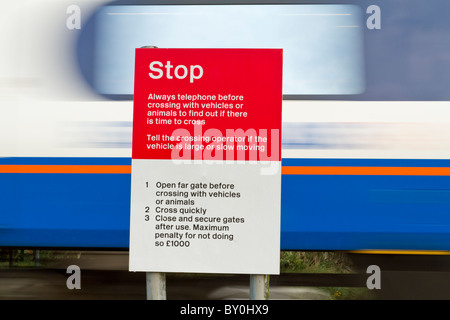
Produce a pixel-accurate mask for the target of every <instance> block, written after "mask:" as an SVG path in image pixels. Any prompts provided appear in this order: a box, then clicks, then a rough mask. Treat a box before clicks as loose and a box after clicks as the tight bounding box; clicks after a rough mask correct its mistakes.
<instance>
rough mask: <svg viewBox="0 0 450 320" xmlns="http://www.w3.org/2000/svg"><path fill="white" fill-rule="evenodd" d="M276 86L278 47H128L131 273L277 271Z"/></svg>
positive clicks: (278, 152)
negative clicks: (132, 59)
mask: <svg viewBox="0 0 450 320" xmlns="http://www.w3.org/2000/svg"><path fill="white" fill-rule="evenodd" d="M281 79H282V50H281V49H136V69H135V92H134V114H133V148H132V175H131V176H132V182H131V216H130V261H129V262H130V263H129V269H130V271H143V272H148V273H150V274H148V278H147V279H148V281H150V282H152V281H153V280H151V279H152V277H156V278H157V277H159V276H157V275H158V274H160V273H164V272H195V273H240V274H251V275H253V274H255V275H256V274H258V275H266V274H278V273H279V253H280V202H281V103H282V87H281V85H282V83H281ZM149 279H150V280H149ZM154 281H157V283H160V282H161V281H162V282H164V286H165V280H163V279H161V278H160V279H159V280H154ZM252 283H253V282H252ZM164 286H160V287H159V288H162V287H164ZM158 290H159V289H158ZM158 290H157V291H158ZM150 296H153V295H150ZM158 296H160V295H158ZM163 296H164V295H163Z"/></svg>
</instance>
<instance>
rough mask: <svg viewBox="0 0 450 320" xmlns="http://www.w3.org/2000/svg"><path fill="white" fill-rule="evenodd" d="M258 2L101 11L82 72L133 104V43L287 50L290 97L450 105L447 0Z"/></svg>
mask: <svg viewBox="0 0 450 320" xmlns="http://www.w3.org/2000/svg"><path fill="white" fill-rule="evenodd" d="M261 1H262V2H263V3H264V4H260V3H257V2H258V0H240V1H235V2H233V4H224V3H223V2H222V3H220V4H217V2H211V3H213V4H207V2H205V1H201V2H200V1H198V0H178V1H177V0H174V1H163V2H162V1H158V0H139V1H137V0H136V2H135V4H131V3H130V1H116V2H113V3H112V4H109V5H105V6H102V7H100V8H99V9H98V10H97V11H96V13H95V14H94V15H93V16H92V17H90V19H87V21H89V22H87V23H84V24H83V27H82V32H81V36H80V37H79V41H78V45H77V57H78V62H79V66H80V69H81V72H82V74H83V75H84V78H85V79H86V80H87V81H88V83H89V84H90V86H91V87H92V88H94V90H95V91H96V92H97V93H99V94H101V95H103V96H106V97H107V98H113V99H132V92H133V72H134V71H133V65H134V48H136V47H141V46H145V45H150V46H152V45H153V46H157V47H165V48H192V47H197V48H202V47H203V48H229V47H242V48H254V47H266V48H283V49H284V69H283V76H284V78H283V97H284V99H288V100H289V99H299V100H363V101H368V100H378V101H442V100H446V101H448V100H450V90H448V87H449V86H450V64H449V63H448V62H449V58H448V57H449V52H450V40H449V39H450V38H449V37H448V32H449V30H450V19H448V17H447V12H449V11H450V2H449V1H448V0H433V1H431V2H428V1H427V2H425V1H422V0H398V1H386V0H373V1H371V2H370V4H363V3H362V2H361V1H359V0H343V1H342V3H341V1H339V0H321V1H319V2H320V4H319V3H316V4H312V2H311V1H309V0H289V1H287V2H288V4H286V2H285V3H284V4H279V3H276V2H275V3H273V4H268V3H267V2H269V1H268V0H261ZM143 3H151V4H145V5H144V4H143ZM239 3H240V4H239Z"/></svg>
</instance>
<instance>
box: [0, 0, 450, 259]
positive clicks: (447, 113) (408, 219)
mask: <svg viewBox="0 0 450 320" xmlns="http://www.w3.org/2000/svg"><path fill="white" fill-rule="evenodd" d="M448 12H450V3H449V2H448V1H446V0H432V1H426V2H424V1H421V0H398V1H389V0H374V1H370V2H361V1H339V0H323V1H317V2H315V3H314V4H312V3H311V1H303V0H292V1H281V2H280V1H265V0H261V1H253V0H245V1H244V0H242V1H233V2H232V4H231V3H228V2H226V1H219V2H213V1H211V2H209V3H207V2H205V1H197V0H191V1H189V0H186V1H184V0H183V1H182V0H180V1H172V0H171V1H151V0H148V1H144V0H141V1H113V2H107V1H102V0H100V1H83V0H76V1H66V0H63V1H61V0H58V1H51V0H42V1H9V2H6V3H3V8H2V11H1V12H0V25H1V28H0V41H1V43H2V50H0V246H1V247H26V248H101V249H124V250H126V249H127V248H128V245H129V225H130V218H129V217H130V187H131V180H130V178H131V148H132V141H131V136H132V125H133V123H132V112H133V71H134V69H133V68H134V49H135V48H139V47H143V46H156V47H160V48H283V51H284V56H283V61H284V65H283V113H282V116H283V128H282V190H281V192H282V195H281V250H362V249H365V250H428V251H446V250H449V249H450V177H449V176H450V102H449V100H450V90H449V88H450V38H449V37H448V34H449V32H450V20H449V19H448V16H447V15H448ZM262 94H263V93H262Z"/></svg>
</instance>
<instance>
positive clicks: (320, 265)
mask: <svg viewBox="0 0 450 320" xmlns="http://www.w3.org/2000/svg"><path fill="white" fill-rule="evenodd" d="M280 269H281V272H282V273H289V272H292V273H354V266H353V264H352V261H351V260H350V259H349V257H348V256H347V255H346V254H345V253H344V252H309V251H307V252H304V251H283V252H281V255H280ZM320 289H322V290H324V291H325V292H328V293H329V299H330V300H372V299H374V298H375V295H374V292H373V291H371V290H369V289H367V288H364V287H320Z"/></svg>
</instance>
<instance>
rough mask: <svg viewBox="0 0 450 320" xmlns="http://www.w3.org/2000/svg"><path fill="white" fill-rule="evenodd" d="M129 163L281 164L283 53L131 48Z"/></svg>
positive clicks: (278, 51)
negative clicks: (133, 51) (133, 54)
mask: <svg viewBox="0 0 450 320" xmlns="http://www.w3.org/2000/svg"><path fill="white" fill-rule="evenodd" d="M135 58H136V70H135V92H134V116H133V150H132V158H133V159H191V160H192V159H195V160H256V161H260V160H264V161H268V160H270V161H280V160H281V101H282V96H281V95H282V90H281V84H282V81H281V79H282V74H281V73H282V72H281V70H282V50H281V49H136V57H135Z"/></svg>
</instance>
